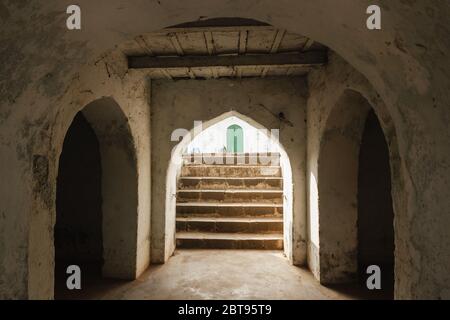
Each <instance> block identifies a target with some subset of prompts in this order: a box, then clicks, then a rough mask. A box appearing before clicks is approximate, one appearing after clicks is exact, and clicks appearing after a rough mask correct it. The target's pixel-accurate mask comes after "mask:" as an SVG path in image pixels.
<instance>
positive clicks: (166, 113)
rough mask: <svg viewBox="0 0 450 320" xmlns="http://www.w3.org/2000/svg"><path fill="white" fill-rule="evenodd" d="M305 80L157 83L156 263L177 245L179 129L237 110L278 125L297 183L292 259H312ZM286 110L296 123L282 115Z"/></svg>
mask: <svg viewBox="0 0 450 320" xmlns="http://www.w3.org/2000/svg"><path fill="white" fill-rule="evenodd" d="M306 94H307V92H306V83H305V79H304V78H276V79H241V80H229V79H221V80H197V81H194V80H180V81H175V82H173V81H162V80H159V81H153V82H152V102H151V106H152V107H151V110H152V111H151V123H152V124H151V127H152V154H153V157H152V190H153V202H152V261H153V262H164V261H166V260H167V259H168V257H169V256H170V255H171V254H172V252H173V249H174V242H173V241H174V239H173V238H174V232H175V210H174V208H171V209H170V208H166V192H169V193H175V192H176V190H166V189H167V186H166V187H163V186H164V185H165V182H166V177H167V171H168V167H169V161H170V158H171V153H172V149H173V148H174V147H175V146H176V145H177V142H173V141H171V135H172V132H173V131H174V130H176V129H186V130H188V131H190V130H191V129H192V128H193V127H194V121H203V122H207V121H209V120H211V119H214V118H217V117H219V116H220V115H222V114H224V113H226V112H229V111H231V110H234V111H236V112H238V113H240V114H242V115H244V116H247V117H249V118H250V119H252V120H254V121H255V122H257V123H258V124H260V125H262V126H263V127H265V128H267V129H268V130H269V131H270V130H271V129H278V130H280V131H279V138H280V143H281V145H282V146H283V147H284V149H285V150H286V152H287V154H288V156H289V159H290V163H291V167H292V177H293V183H294V202H293V208H294V209H293V212H294V219H293V221H292V223H293V225H292V227H291V230H294V231H293V240H292V244H291V245H292V251H293V257H291V258H292V261H293V263H295V264H304V263H305V262H306V260H305V257H306V242H305V240H306V225H305V220H306V217H305V209H306V207H305V189H304V185H305V179H304V177H305V172H304V168H305V151H306V148H305V147H306V146H305V105H306ZM280 113H283V114H284V116H285V118H286V119H287V120H289V121H290V122H291V123H292V126H291V125H290V124H287V123H286V122H284V121H281V120H280V119H279V116H278V115H279V114H280Z"/></svg>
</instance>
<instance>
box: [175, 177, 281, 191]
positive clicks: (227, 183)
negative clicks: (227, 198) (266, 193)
mask: <svg viewBox="0 0 450 320" xmlns="http://www.w3.org/2000/svg"><path fill="white" fill-rule="evenodd" d="M179 187H180V189H185V188H186V189H194V188H195V189H219V190H220V189H228V190H233V189H246V188H252V189H253V190H255V189H258V190H280V189H282V187H283V178H281V177H205V176H203V177H201V176H199V177H180V178H179Z"/></svg>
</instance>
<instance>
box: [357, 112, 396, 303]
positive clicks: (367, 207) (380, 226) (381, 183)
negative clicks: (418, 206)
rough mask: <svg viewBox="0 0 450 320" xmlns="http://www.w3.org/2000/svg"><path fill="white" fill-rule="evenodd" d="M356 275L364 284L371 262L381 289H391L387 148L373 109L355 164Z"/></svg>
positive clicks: (385, 293)
mask: <svg viewBox="0 0 450 320" xmlns="http://www.w3.org/2000/svg"><path fill="white" fill-rule="evenodd" d="M357 201H358V224H357V229H358V276H359V282H360V283H362V284H364V283H365V281H366V279H367V277H368V275H367V273H366V270H367V268H368V267H369V266H371V265H377V266H379V267H380V269H381V275H382V277H381V291H382V293H383V296H384V297H385V298H393V293H394V210H393V207H392V196H391V170H390V165H389V149H388V146H387V143H386V139H385V137H384V134H383V130H382V128H381V125H380V123H379V121H378V118H377V116H376V114H375V112H374V111H373V110H370V112H369V114H368V116H367V120H366V122H365V126H364V132H363V135H362V139H361V147H360V151H359V168H358V198H357Z"/></svg>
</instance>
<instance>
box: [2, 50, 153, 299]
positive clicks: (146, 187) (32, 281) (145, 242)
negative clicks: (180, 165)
mask: <svg viewBox="0 0 450 320" xmlns="http://www.w3.org/2000/svg"><path fill="white" fill-rule="evenodd" d="M49 77H50V76H49ZM148 86H149V81H147V80H146V78H145V77H144V76H143V75H142V74H139V73H137V72H136V73H134V72H129V73H127V72H126V60H125V59H124V58H123V57H122V56H120V55H114V54H111V55H105V56H103V57H102V58H101V59H99V60H98V61H96V62H93V63H92V64H88V65H86V66H85V67H83V68H82V69H80V70H79V72H78V73H77V74H76V75H75V76H74V77H73V78H72V79H71V81H69V82H68V83H67V86H66V87H65V88H64V89H61V90H62V91H61V93H62V95H61V96H59V97H58V96H53V98H51V99H50V98H49V97H48V96H47V95H43V96H37V97H33V96H32V95H31V96H27V97H26V98H25V100H26V102H24V103H25V104H26V105H28V106H30V108H31V109H32V110H33V107H34V106H36V105H40V104H41V103H44V102H43V101H45V100H46V99H50V100H48V101H47V102H45V103H44V104H47V103H51V105H52V106H54V108H52V109H51V110H48V112H47V113H45V114H41V115H40V116H38V119H34V120H31V122H28V121H27V120H24V121H25V122H26V123H27V125H26V129H24V130H25V131H22V130H21V133H18V135H19V136H22V134H25V135H26V136H27V137H25V136H22V138H23V139H25V140H29V142H31V141H32V143H33V145H35V148H34V147H33V148H31V147H30V148H24V147H23V146H20V144H21V143H20V142H18V141H17V144H16V143H14V141H15V139H12V138H10V140H9V141H6V140H2V141H3V142H6V143H7V145H8V146H9V147H14V148H15V150H16V151H17V152H19V153H17V156H18V157H19V159H16V160H14V161H15V163H16V167H15V168H16V169H19V168H22V169H23V170H30V171H29V172H30V174H31V175H30V176H29V179H30V180H29V181H28V182H29V185H28V186H27V187H25V188H24V190H26V193H24V194H23V196H25V194H27V196H26V197H25V198H24V199H26V200H23V201H20V202H19V203H18V204H16V205H14V209H13V210H14V212H15V210H19V211H18V212H23V210H25V209H20V206H21V205H22V204H23V202H27V203H28V205H29V206H30V207H29V211H28V213H29V216H27V218H26V220H24V222H25V221H26V222H25V223H24V224H20V223H18V222H17V221H15V219H19V218H20V215H19V216H17V215H13V216H10V217H11V219H12V220H9V219H8V221H10V223H8V224H3V223H2V224H1V230H2V232H1V235H2V237H5V239H9V240H5V242H3V243H5V247H4V248H8V251H3V250H1V254H0V256H1V257H2V259H3V258H5V259H6V260H2V264H1V266H2V268H4V267H5V269H2V272H1V273H0V277H1V279H2V280H1V281H0V283H1V285H0V296H4V297H15V298H44V299H45V298H51V297H53V280H54V279H53V271H54V247H53V227H54V224H55V218H56V210H55V201H56V178H57V174H58V161H59V155H60V153H61V150H62V146H63V140H64V137H65V134H66V132H67V129H68V128H69V126H70V124H71V123H72V120H73V118H74V116H75V114H76V113H77V112H79V111H81V110H83V109H84V108H85V107H86V106H87V105H88V104H89V103H91V102H93V101H97V100H99V99H101V98H104V97H107V99H110V100H111V101H113V102H114V103H117V105H118V106H119V107H120V109H121V111H120V112H123V116H124V117H126V121H127V126H129V128H130V129H129V130H130V131H131V132H130V133H131V135H132V141H129V143H130V145H129V146H127V148H128V149H129V150H131V151H132V152H133V153H134V157H135V160H134V161H135V166H136V172H137V176H136V177H135V181H136V188H137V190H138V195H137V198H138V199H137V206H136V207H135V208H134V210H133V211H131V212H129V213H128V215H129V217H127V216H125V217H122V218H123V220H117V221H115V222H113V224H115V228H116V229H117V228H118V227H120V225H121V224H123V223H124V222H127V221H128V222H129V221H134V223H132V225H131V226H130V228H131V229H130V230H129V232H128V233H127V239H128V240H127V241H128V242H127V243H126V247H127V248H133V250H132V251H130V252H127V253H126V255H127V256H126V257H125V256H124V257H122V260H121V259H120V258H118V257H117V254H116V253H115V252H110V253H109V254H110V255H111V256H116V258H115V259H114V260H115V262H116V263H119V264H121V265H123V266H124V268H125V270H126V272H125V273H124V272H123V271H124V269H123V268H122V269H121V270H120V272H121V273H122V275H120V277H126V278H135V277H136V276H137V275H139V274H140V273H141V272H142V271H144V270H145V269H146V267H147V266H148V264H149V251H150V239H149V238H150V235H149V232H150V217H149V215H148V213H149V211H150V165H149V164H150V120H149V119H150V114H149V113H150V112H149V105H148V102H149V92H148V90H147V89H148ZM50 101H51V102H50ZM116 111H117V110H116ZM95 113H96V112H95V110H94V112H90V116H88V118H91V119H88V120H91V122H92V123H91V125H92V126H94V127H95V124H97V125H99V126H98V127H97V128H94V129H97V130H96V135H97V136H98V137H99V140H102V138H105V139H106V140H107V136H106V135H107V132H108V130H110V131H111V132H112V131H114V130H115V129H114V127H111V126H109V128H106V127H105V128H102V127H101V126H102V124H105V123H106V122H107V120H106V121H104V122H103V123H101V122H100V123H94V122H96V121H95V117H100V118H101V115H99V114H97V115H95ZM31 114H33V112H31V113H29V115H31ZM18 116H19V115H18ZM105 116H108V114H105ZM32 117H33V118H34V116H32ZM36 125H38V126H39V127H40V129H37V127H35V126H36ZM117 125H119V126H123V123H122V124H120V123H118V124H117ZM2 128H4V127H3V126H2ZM32 128H34V129H32ZM35 129H37V130H36V131H34V130H35ZM116 129H117V130H118V131H120V127H118V128H116ZM31 130H33V133H31ZM117 130H116V132H117ZM10 134H13V135H15V131H14V130H13V131H10ZM102 135H103V137H101V136H102ZM2 137H6V136H2ZM105 139H103V141H105V143H104V146H105V147H106V149H105V150H103V151H104V152H106V153H108V151H107V150H110V151H111V150H113V149H114V144H108V143H107V141H106V140H105ZM25 140H23V141H22V142H25ZM121 142H122V141H119V144H120V143H121ZM16 145H17V147H16ZM108 146H109V147H110V148H108ZM21 162H23V165H19V164H20V163H21ZM110 163H111V162H110ZM111 164H113V163H111ZM102 165H104V163H102ZM17 166H18V167H17ZM110 169H111V170H114V168H110ZM12 172H14V170H12ZM117 172H118V174H120V171H117ZM25 176H26V175H25ZM117 176H118V175H116V177H117ZM6 178H7V179H9V180H10V181H12V182H13V183H17V184H18V186H17V190H18V191H17V192H19V190H20V189H21V188H20V187H19V186H20V185H22V184H23V183H24V180H23V179H24V178H25V177H24V178H19V177H15V178H13V177H12V176H8V177H6ZM25 179H28V178H25ZM119 180H120V179H119ZM14 181H16V182H14ZM120 183H121V182H120V181H114V184H117V186H118V187H119V190H118V191H120V186H121V185H120ZM13 187H14V186H13ZM2 195H4V196H7V193H6V190H5V189H3V187H2ZM11 200H12V199H11ZM5 208H6V207H5ZM8 216H9V215H8ZM125 225H129V223H125ZM113 228H114V226H113ZM21 230H22V232H24V231H25V230H27V232H26V233H27V236H25V237H24V238H21V235H22V232H21ZM138 231H139V236H137V234H138ZM5 232H6V233H5ZM13 234H17V237H13V236H8V235H13ZM111 235H112V234H111ZM118 239H119V238H117V237H116V238H114V239H112V240H114V241H117V240H118ZM130 241H132V242H130ZM24 244H25V245H24ZM22 247H27V250H26V252H22V251H21V249H20V248H22ZM110 250H114V248H110ZM21 254H25V255H24V256H22V258H19V256H21ZM118 254H120V253H118ZM8 259H12V260H9V261H8ZM120 260H121V261H120ZM112 271H113V272H114V270H112ZM115 271H118V272H119V270H118V269H117V270H115ZM21 272H25V273H23V274H22V276H19V273H21ZM104 272H106V273H109V272H108V271H105V270H104ZM113 272H112V273H113ZM17 277H19V278H20V277H25V278H23V279H22V280H19V279H18V278H17ZM17 281H19V282H17Z"/></svg>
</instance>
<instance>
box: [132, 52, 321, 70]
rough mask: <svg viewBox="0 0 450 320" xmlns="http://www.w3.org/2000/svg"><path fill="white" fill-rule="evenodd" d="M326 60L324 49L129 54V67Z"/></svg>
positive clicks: (288, 63) (307, 63) (305, 63)
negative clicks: (273, 51) (163, 55)
mask: <svg viewBox="0 0 450 320" xmlns="http://www.w3.org/2000/svg"><path fill="white" fill-rule="evenodd" d="M326 62H327V52H326V51H308V52H301V53H276V54H252V55H223V56H179V57H174V56H170V57H154V56H130V57H128V67H129V68H130V69H165V68H195V67H234V66H243V67H246V66H248V67H254V66H305V67H308V66H314V65H323V64H325V63H326Z"/></svg>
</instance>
